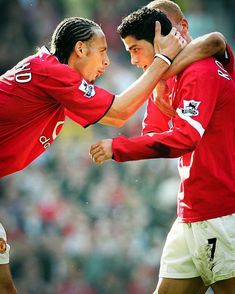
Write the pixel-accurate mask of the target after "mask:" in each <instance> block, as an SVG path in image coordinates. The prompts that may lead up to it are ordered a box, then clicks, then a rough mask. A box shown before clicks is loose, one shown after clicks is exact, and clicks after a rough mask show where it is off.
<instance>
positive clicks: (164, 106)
mask: <svg viewBox="0 0 235 294" xmlns="http://www.w3.org/2000/svg"><path fill="white" fill-rule="evenodd" d="M169 94H170V93H169V88H168V86H167V83H166V81H165V80H160V81H159V82H158V83H157V86H156V88H155V89H154V91H153V102H154V103H155V105H157V107H158V108H159V109H160V110H161V112H162V113H164V114H165V115H167V116H168V117H170V118H172V117H174V116H175V115H176V111H175V109H174V108H173V107H172V106H171V101H170V97H169Z"/></svg>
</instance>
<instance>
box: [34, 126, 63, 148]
mask: <svg viewBox="0 0 235 294" xmlns="http://www.w3.org/2000/svg"><path fill="white" fill-rule="evenodd" d="M63 124H64V120H61V121H58V122H57V123H56V125H55V127H54V130H53V132H52V140H53V141H54V140H55V138H56V137H57V135H58V134H59V132H60V130H61V127H62V126H63ZM59 127H60V128H59ZM50 140H51V138H50V137H46V136H43V135H42V136H40V137H39V142H40V143H41V144H42V145H43V147H44V149H47V148H48V147H50V146H51V143H50Z"/></svg>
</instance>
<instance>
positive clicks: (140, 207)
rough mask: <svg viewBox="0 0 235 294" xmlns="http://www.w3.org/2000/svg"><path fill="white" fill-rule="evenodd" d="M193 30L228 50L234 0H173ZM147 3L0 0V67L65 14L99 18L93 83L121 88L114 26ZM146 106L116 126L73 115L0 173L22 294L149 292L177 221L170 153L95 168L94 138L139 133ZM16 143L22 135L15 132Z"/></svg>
mask: <svg viewBox="0 0 235 294" xmlns="http://www.w3.org/2000/svg"><path fill="white" fill-rule="evenodd" d="M175 2H177V3H178V4H179V5H180V6H181V7H182V9H183V12H184V13H185V15H186V17H187V18H188V20H189V23H190V30H191V33H192V36H193V37H197V36H199V35H201V34H204V33H207V32H211V31H221V32H222V33H223V34H224V35H225V36H226V38H227V39H228V41H229V43H230V44H231V46H232V48H234V49H235V46H234V45H235V18H234V11H235V2H234V0H217V1H213V0H207V1H206V0H204V1H199V0H191V1H189V0H181V1H180V0H179V1H175ZM147 3H148V1H146V0H135V1H126V0H118V1H117V0H86V1H83V0H50V1H47V0H10V1H9V0H0V36H1V45H0V73H1V74H2V73H4V72H5V71H6V70H7V69H9V68H11V67H12V66H14V65H15V64H16V63H17V62H18V61H19V60H20V59H22V58H24V57H26V56H28V55H30V54H32V53H34V52H35V50H36V48H37V47H40V46H42V45H47V44H48V42H49V41H50V37H51V34H52V32H53V30H54V29H55V27H56V25H57V24H58V22H60V21H61V20H62V19H63V18H64V17H68V16H75V15H78V16H83V17H88V18H91V19H93V20H95V21H96V22H98V23H99V24H100V25H101V26H102V28H103V30H104V32H105V33H106V36H107V41H108V45H109V51H108V53H109V56H110V59H111V65H110V67H109V69H108V70H107V72H106V74H105V76H103V77H101V78H100V79H99V80H98V81H97V84H98V85H101V86H103V87H105V88H107V89H108V90H110V91H113V92H114V93H119V92H120V91H121V90H123V89H124V88H126V87H127V86H128V85H129V84H130V83H131V82H132V81H134V80H135V79H136V78H137V77H138V76H139V75H140V74H141V71H137V70H136V69H135V68H134V67H132V66H131V65H130V59H129V56H128V54H127V53H126V52H125V50H124V47H123V45H122V43H121V41H120V39H119V37H118V35H117V33H116V27H117V26H118V25H119V24H120V22H121V19H122V17H123V16H125V15H127V14H128V13H130V12H131V11H133V10H136V9H138V8H140V7H141V6H143V5H146V4H147ZM143 113H144V107H143V108H142V109H141V110H140V111H139V112H138V113H137V114H136V115H135V116H134V117H133V118H132V119H131V120H130V121H129V122H128V123H127V124H126V125H125V126H124V127H123V128H120V129H115V128H112V127H106V126H102V125H95V126H91V127H89V128H88V129H86V130H83V129H82V128H81V127H79V126H77V125H76V124H75V123H73V122H71V121H69V120H68V121H67V122H66V125H65V127H64V129H63V131H62V133H61V134H60V136H59V137H58V138H57V139H56V142H55V143H54V144H53V145H52V146H51V147H50V149H49V150H47V151H46V153H45V154H44V155H43V156H41V157H40V158H39V159H38V160H36V161H35V162H34V163H33V164H31V166H29V167H28V168H26V169H25V170H24V171H21V172H19V173H16V174H14V175H11V176H8V177H6V178H4V179H1V180H0V222H2V223H3V225H4V227H5V229H6V230H7V233H8V242H9V243H10V245H11V270H12V273H13V277H14V281H15V284H16V286H17V288H18V290H19V293H23V294H147V293H148V294H149V293H152V291H153V289H154V287H155V285H156V283H157V280H158V269H159V258H160V255H161V250H162V247H163V244H164V241H165V238H166V234H167V232H168V230H169V227H170V226H171V224H172V222H173V220H174V219H175V202H176V194H177V189H178V183H179V177H178V173H177V160H161V159H155V160H149V161H139V162H131V163H123V164H117V163H114V162H107V163H105V164H104V165H102V166H96V165H94V164H93V163H92V162H91V160H90V158H89V154H88V152H89V147H90V145H91V144H92V143H94V142H96V141H97V140H99V139H100V138H111V137H113V136H117V135H120V134H124V135H126V136H134V135H138V134H139V133H140V129H141V120H142V116H143ZM22 140H23V138H22Z"/></svg>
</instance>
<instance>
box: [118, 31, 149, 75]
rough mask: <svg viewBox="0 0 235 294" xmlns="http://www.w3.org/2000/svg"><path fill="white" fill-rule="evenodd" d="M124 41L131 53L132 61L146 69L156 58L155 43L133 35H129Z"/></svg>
mask: <svg viewBox="0 0 235 294" xmlns="http://www.w3.org/2000/svg"><path fill="white" fill-rule="evenodd" d="M122 41H123V43H124V45H125V48H126V50H127V51H128V52H129V53H130V55H131V63H132V64H133V65H136V66H137V67H139V68H142V69H143V70H146V69H147V68H148V67H149V66H150V64H151V63H152V62H153V59H154V48H153V45H152V44H151V43H149V42H148V41H145V40H137V39H136V38H135V37H133V36H127V37H126V38H124V39H122Z"/></svg>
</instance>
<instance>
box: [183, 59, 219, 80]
mask: <svg viewBox="0 0 235 294" xmlns="http://www.w3.org/2000/svg"><path fill="white" fill-rule="evenodd" d="M219 68H221V69H223V66H222V64H220V62H218V61H217V60H216V59H215V58H214V57H210V58H205V59H202V60H198V61H196V62H193V63H192V64H190V65H189V66H188V67H187V68H186V69H185V70H184V71H183V72H182V73H181V74H180V75H179V76H178V78H179V79H180V80H181V79H185V78H190V79H194V78H195V79H205V78H206V79H207V78H209V77H214V76H217V72H218V69H219Z"/></svg>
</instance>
